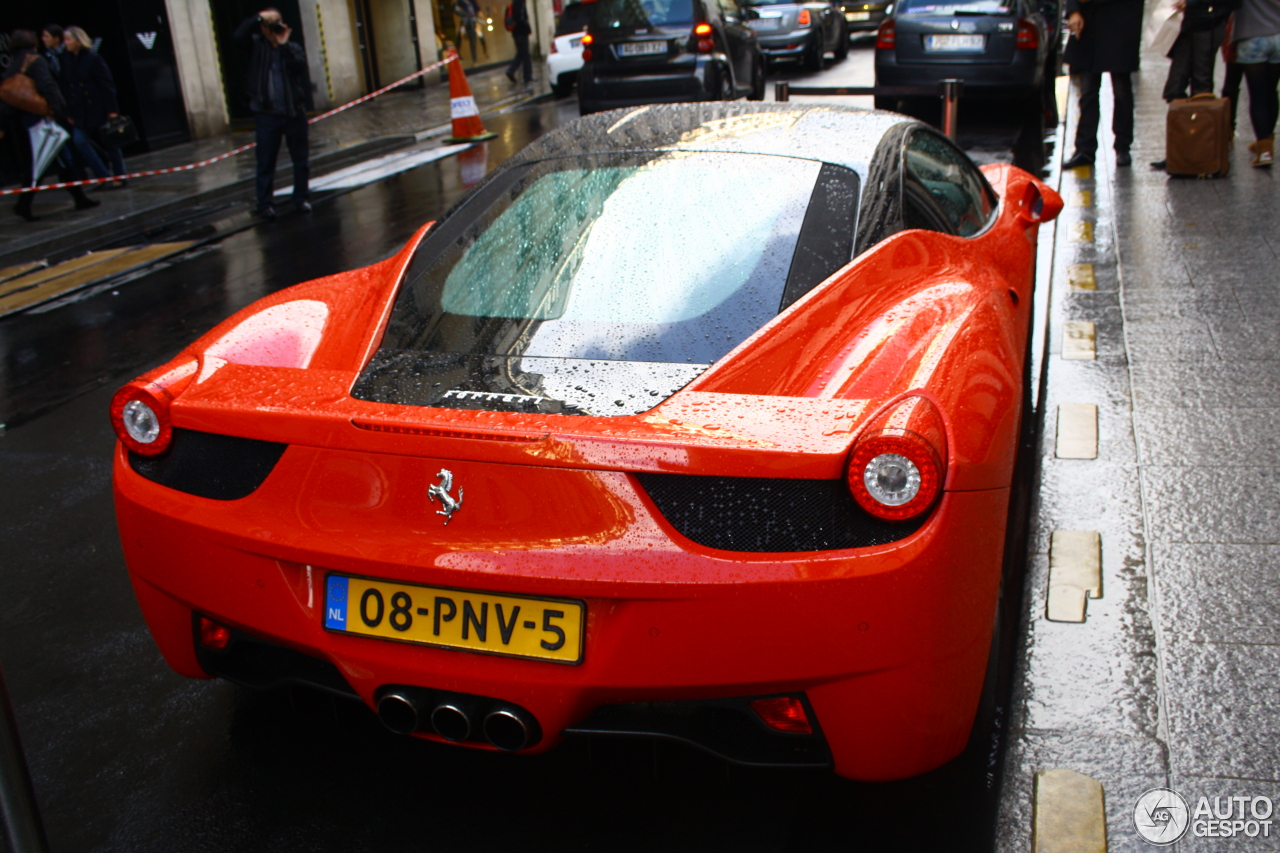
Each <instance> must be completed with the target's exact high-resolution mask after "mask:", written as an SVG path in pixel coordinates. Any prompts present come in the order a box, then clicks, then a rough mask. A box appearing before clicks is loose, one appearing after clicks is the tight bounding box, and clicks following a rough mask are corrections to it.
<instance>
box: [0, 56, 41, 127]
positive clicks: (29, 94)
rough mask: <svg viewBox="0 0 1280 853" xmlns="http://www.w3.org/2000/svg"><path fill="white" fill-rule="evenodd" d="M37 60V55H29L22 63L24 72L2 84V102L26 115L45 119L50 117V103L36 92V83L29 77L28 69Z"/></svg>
mask: <svg viewBox="0 0 1280 853" xmlns="http://www.w3.org/2000/svg"><path fill="white" fill-rule="evenodd" d="M37 59H39V57H38V56H36V55H35V54H31V55H29V56H28V57H27V59H26V61H25V62H23V63H22V70H20V71H19V72H18V73H17V74H14V75H13V76H12V77H9V78H7V79H6V80H5V81H4V82H3V83H0V101H4V102H5V103H6V104H8V105H9V106H11V107H13V108H14V109H19V110H22V111H23V112H24V113H31V114H32V115H37V116H41V117H44V116H47V115H49V112H50V110H49V102H48V101H46V100H45V99H44V95H41V94H40V93H39V92H37V91H36V81H35V80H32V79H31V78H30V77H28V76H27V69H28V68H30V67H31V63H33V62H35V61H36V60H37Z"/></svg>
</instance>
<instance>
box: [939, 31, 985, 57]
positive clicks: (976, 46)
mask: <svg viewBox="0 0 1280 853" xmlns="http://www.w3.org/2000/svg"><path fill="white" fill-rule="evenodd" d="M985 39H986V37H985V36H952V35H946V36H925V37H924V49H925V50H927V51H936V52H938V53H942V52H949V51H957V52H958V51H966V50H982V48H983V47H984V46H985V45H986V40H985Z"/></svg>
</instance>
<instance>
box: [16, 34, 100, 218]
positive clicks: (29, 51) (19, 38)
mask: <svg viewBox="0 0 1280 853" xmlns="http://www.w3.org/2000/svg"><path fill="white" fill-rule="evenodd" d="M9 51H10V54H11V55H10V57H9V68H8V70H7V71H6V72H5V75H4V76H5V79H6V80H7V79H8V78H10V77H12V76H13V75H15V74H20V73H25V74H26V75H27V76H28V77H30V78H31V79H32V81H33V82H34V83H35V87H36V91H37V92H39V93H40V96H41V97H43V98H44V99H45V101H47V102H48V104H49V109H50V112H51V113H52V115H51V118H53V120H54V121H56V122H58V123H59V124H63V125H64V129H65V109H66V104H65V103H64V101H63V100H62V91H61V90H60V89H59V88H58V84H57V83H56V82H55V81H54V79H53V72H52V71H50V70H49V63H48V62H47V61H46V60H45V58H44V57H43V56H40V54H38V53H36V34H35V33H33V32H31V31H30V30H14V31H13V32H12V33H10V34H9ZM28 60H30V61H28ZM24 67H25V68H26V71H25V72H24V71H23V68H24ZM40 118H41V117H40V116H37V115H33V114H32V113H28V112H24V111H22V110H19V109H17V108H15V107H10V106H9V105H7V104H2V103H0V126H2V127H3V128H4V138H5V140H6V141H7V142H8V144H10V145H12V146H13V148H14V153H15V154H16V155H17V156H16V159H17V161H18V164H19V168H20V169H22V170H23V172H24V173H25V174H26V175H30V174H31V169H32V155H31V136H30V134H29V133H28V132H27V131H28V129H29V128H30V127H31V126H32V125H34V124H35V123H36V122H38V121H40ZM55 162H57V163H58V180H59V181H74V180H76V179H78V178H79V177H80V175H79V174H77V170H75V169H73V168H70V167H68V166H66V165H64V164H63V162H62V161H61V159H57V160H56V161H55ZM67 191H68V192H70V193H71V197H72V198H74V199H75V201H76V210H84V209H85V208H87V207H97V206H98V202H96V201H94V200H93V199H91V198H89V197H88V196H86V195H85V194H84V190H83V189H81V188H80V187H69V188H68V190H67ZM35 197H36V193H23V194H21V195H20V196H18V203H17V204H16V205H14V208H13V212H14V213H16V214H17V215H18V216H21V217H22V218H23V219H25V220H27V221H28V222H34V221H35V219H36V217H35V216H34V215H33V214H32V213H31V205H32V203H33V202H34V201H35Z"/></svg>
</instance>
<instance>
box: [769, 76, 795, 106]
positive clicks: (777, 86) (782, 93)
mask: <svg viewBox="0 0 1280 853" xmlns="http://www.w3.org/2000/svg"><path fill="white" fill-rule="evenodd" d="M773 99H774V100H775V101H778V102H779V103H782V102H784V101H789V100H791V84H790V83H788V82H787V81H785V80H781V81H779V82H777V83H774V84H773Z"/></svg>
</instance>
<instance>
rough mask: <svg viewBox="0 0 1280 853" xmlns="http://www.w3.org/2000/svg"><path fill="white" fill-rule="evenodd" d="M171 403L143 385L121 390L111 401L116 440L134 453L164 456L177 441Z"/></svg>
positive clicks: (130, 386)
mask: <svg viewBox="0 0 1280 853" xmlns="http://www.w3.org/2000/svg"><path fill="white" fill-rule="evenodd" d="M164 396H167V395H164ZM168 402H169V401H168V400H166V399H163V398H162V395H160V394H157V393H155V392H154V391H153V390H152V389H151V388H149V387H147V385H143V384H141V383H133V382H131V383H129V384H128V385H126V386H124V387H123V388H121V389H120V390H119V391H117V392H116V395H115V397H113V398H112V399H111V425H112V426H113V427H115V430H116V437H118V438H119V439H120V441H121V442H123V443H124V446H125V447H127V448H129V449H130V450H132V451H133V452H134V453H141V454H142V455H143V456H156V455H157V454H160V453H163V452H164V451H165V450H167V449H168V448H169V442H170V441H171V440H172V439H173V428H172V426H171V425H170V423H169V405H168Z"/></svg>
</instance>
